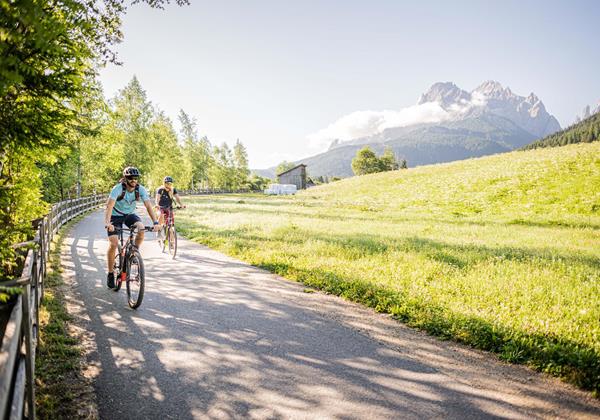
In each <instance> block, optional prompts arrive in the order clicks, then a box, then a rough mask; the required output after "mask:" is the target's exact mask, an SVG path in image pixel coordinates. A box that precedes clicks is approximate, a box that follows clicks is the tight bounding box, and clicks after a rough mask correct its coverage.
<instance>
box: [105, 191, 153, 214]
mask: <svg viewBox="0 0 600 420" xmlns="http://www.w3.org/2000/svg"><path fill="white" fill-rule="evenodd" d="M121 192H123V186H122V185H121V184H117V185H115V186H114V187H113V189H112V190H111V192H110V194H109V197H110V198H112V199H113V200H116V199H117V198H119V196H120V195H121ZM139 192H140V200H142V202H144V201H146V200H150V196H149V195H148V191H146V188H144V187H143V186H141V185H140V186H139ZM132 213H135V190H133V191H127V190H126V191H125V196H124V197H123V199H122V200H119V201H116V202H115V206H114V207H113V211H112V216H123V215H125V214H132Z"/></svg>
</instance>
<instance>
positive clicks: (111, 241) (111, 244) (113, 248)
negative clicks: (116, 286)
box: [106, 235, 118, 273]
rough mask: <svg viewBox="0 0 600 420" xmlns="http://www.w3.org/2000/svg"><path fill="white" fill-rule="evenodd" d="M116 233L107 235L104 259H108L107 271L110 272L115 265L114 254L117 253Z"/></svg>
mask: <svg viewBox="0 0 600 420" xmlns="http://www.w3.org/2000/svg"><path fill="white" fill-rule="evenodd" d="M117 242H118V238H117V235H111V236H109V237H108V251H107V253H106V260H107V261H108V267H107V272H108V273H112V270H113V267H114V266H115V256H116V255H117V247H118V246H117V245H118V243H117Z"/></svg>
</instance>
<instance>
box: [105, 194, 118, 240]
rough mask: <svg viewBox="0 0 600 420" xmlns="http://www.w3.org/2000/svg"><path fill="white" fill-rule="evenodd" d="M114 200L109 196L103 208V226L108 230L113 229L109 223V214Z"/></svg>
mask: <svg viewBox="0 0 600 420" xmlns="http://www.w3.org/2000/svg"><path fill="white" fill-rule="evenodd" d="M115 203H116V201H115V200H114V199H112V198H110V197H108V200H106V210H104V226H105V227H106V229H108V231H109V232H112V231H113V230H114V226H113V225H112V224H111V223H110V216H111V215H112V209H113V207H114V206H115Z"/></svg>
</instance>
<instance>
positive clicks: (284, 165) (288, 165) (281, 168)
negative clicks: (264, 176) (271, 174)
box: [275, 160, 296, 175]
mask: <svg viewBox="0 0 600 420" xmlns="http://www.w3.org/2000/svg"><path fill="white" fill-rule="evenodd" d="M294 166H296V164H295V163H294V162H288V161H287V160H284V161H283V162H281V163H280V164H279V165H277V167H276V168H275V174H276V175H279V174H281V173H283V172H286V171H289V170H290V169H292V168H293V167H294Z"/></svg>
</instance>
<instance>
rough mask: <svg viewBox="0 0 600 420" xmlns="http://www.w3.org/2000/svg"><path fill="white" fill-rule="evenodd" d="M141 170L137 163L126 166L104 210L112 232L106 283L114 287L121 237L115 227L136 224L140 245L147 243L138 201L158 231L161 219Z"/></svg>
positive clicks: (105, 225)
mask: <svg viewBox="0 0 600 420" xmlns="http://www.w3.org/2000/svg"><path fill="white" fill-rule="evenodd" d="M139 177H140V171H138V169H137V168H134V167H133V166H128V167H126V168H125V169H123V178H121V181H120V182H119V183H118V184H117V185H115V186H114V187H113V189H112V191H111V192H110V194H109V196H108V201H107V202H106V211H105V212H104V227H105V228H106V230H107V233H108V253H107V260H108V275H107V276H106V285H107V286H108V287H109V288H111V289H113V288H114V287H115V277H114V273H113V266H114V264H115V256H116V252H117V247H118V237H117V232H116V231H115V227H119V228H121V227H123V223H125V225H126V226H127V227H129V228H130V227H132V226H134V225H135V226H136V227H137V228H138V233H137V235H136V238H135V246H136V247H138V248H139V247H140V246H141V245H142V242H144V224H143V223H142V220H141V219H140V217H139V216H138V215H137V214H135V207H136V202H137V201H142V202H143V203H144V207H146V210H147V211H148V215H149V216H150V218H151V219H152V221H153V222H154V231H155V232H156V231H158V227H159V226H158V219H157V217H156V215H155V214H154V209H153V208H152V200H151V199H150V196H149V195H148V191H146V188H144V187H143V186H141V185H139V184H138V179H139Z"/></svg>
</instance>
